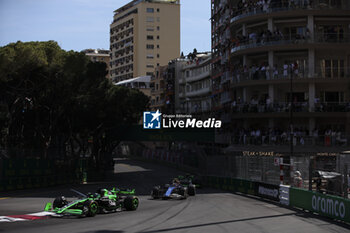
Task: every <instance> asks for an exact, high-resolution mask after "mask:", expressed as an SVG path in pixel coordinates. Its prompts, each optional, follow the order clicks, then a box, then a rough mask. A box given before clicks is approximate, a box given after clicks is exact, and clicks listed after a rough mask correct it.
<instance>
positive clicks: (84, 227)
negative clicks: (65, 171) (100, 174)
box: [0, 160, 350, 233]
mask: <svg viewBox="0 0 350 233" xmlns="http://www.w3.org/2000/svg"><path fill="white" fill-rule="evenodd" d="M179 174H183V173H181V172H179V171H177V170H175V169H171V168H168V167H163V166H161V165H155V164H150V163H145V162H138V161H130V160H118V161H117V164H116V165H115V172H114V173H111V174H110V175H109V181H107V182H101V183H93V184H86V185H73V186H61V187H56V188H48V189H39V190H22V191H16V192H9V193H2V194H1V195H0V216H3V215H17V214H27V213H35V212H39V211H42V210H43V208H44V205H45V203H46V202H48V201H53V199H54V197H56V196H58V195H60V194H63V195H65V196H66V197H68V198H70V197H73V196H74V195H75V194H73V193H72V192H71V191H69V190H70V188H75V189H77V190H79V191H81V192H83V193H85V192H88V191H95V190H97V188H99V187H112V186H114V185H117V186H118V187H131V188H132V187H134V188H136V191H137V193H138V196H139V197H140V205H139V208H138V210H136V211H123V212H118V213H111V214H101V215H97V216H95V217H90V218H88V217H87V218H69V219H67V218H65V219H62V218H49V219H43V220H35V221H25V222H11V223H7V222H5V223H0V233H3V232H29V233H31V232H33V233H34V232H35V233H50V232H64V233H65V232H67V233H68V232H69V233H70V232H82V233H124V232H145V233H146V232H191V233H192V232H200V233H205V232H215V233H220V232H249V233H252V232H291V233H296V232H317V233H322V232H350V230H349V228H348V227H349V226H348V225H347V224H344V223H339V222H334V221H332V220H328V219H327V218H323V217H319V216H316V215H312V214H309V213H305V212H303V211H297V210H292V209H287V208H284V207H281V206H279V205H278V204H274V203H272V202H268V201H264V200H261V199H258V198H253V197H247V196H243V195H238V194H232V193H228V192H223V191H220V190H215V189H207V188H204V189H202V190H199V191H198V193H197V195H196V196H195V197H189V198H188V199H186V200H152V199H150V196H149V194H150V190H151V188H152V187H153V186H154V185H156V184H162V183H169V180H170V179H171V178H172V177H174V176H177V175H179ZM4 197H5V198H4Z"/></svg>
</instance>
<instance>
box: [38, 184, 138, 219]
mask: <svg viewBox="0 0 350 233" xmlns="http://www.w3.org/2000/svg"><path fill="white" fill-rule="evenodd" d="M72 191H74V192H76V193H78V194H79V195H80V196H81V197H80V198H79V199H77V200H74V201H67V200H66V198H65V197H64V196H61V197H57V198H56V199H55V200H54V201H53V203H47V204H46V206H45V211H51V212H54V213H56V214H57V216H81V217H93V216H95V215H96V214H98V213H111V212H117V211H122V210H136V209H137V207H138V205H139V199H138V198H137V197H136V196H134V195H135V190H134V189H133V190H129V189H125V190H120V189H116V188H113V189H112V190H107V189H99V190H97V192H96V193H95V194H91V193H89V194H87V195H85V194H83V193H80V192H78V191H76V190H72Z"/></svg>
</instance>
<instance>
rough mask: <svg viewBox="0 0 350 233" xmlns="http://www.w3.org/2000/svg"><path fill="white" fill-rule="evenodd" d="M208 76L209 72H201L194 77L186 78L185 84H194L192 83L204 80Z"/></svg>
mask: <svg viewBox="0 0 350 233" xmlns="http://www.w3.org/2000/svg"><path fill="white" fill-rule="evenodd" d="M209 75H210V71H209V70H207V71H205V72H201V73H199V74H196V75H193V76H190V77H187V78H186V81H187V82H194V81H197V80H201V79H204V78H206V77H207V76H209Z"/></svg>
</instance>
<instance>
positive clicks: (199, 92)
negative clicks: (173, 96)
mask: <svg viewBox="0 0 350 233" xmlns="http://www.w3.org/2000/svg"><path fill="white" fill-rule="evenodd" d="M210 91H211V88H210V87H206V88H202V89H198V90H194V91H189V92H186V96H188V97H192V96H197V95H204V94H207V93H209V92H210Z"/></svg>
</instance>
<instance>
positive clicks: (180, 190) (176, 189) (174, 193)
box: [151, 179, 196, 199]
mask: <svg viewBox="0 0 350 233" xmlns="http://www.w3.org/2000/svg"><path fill="white" fill-rule="evenodd" d="M194 195H196V187H195V186H194V185H192V184H189V185H186V186H184V185H182V184H181V183H180V182H179V180H178V179H174V181H173V183H172V184H171V185H169V184H165V185H163V186H160V185H158V186H155V187H153V189H152V192H151V197H152V198H153V199H159V198H162V199H170V198H174V199H186V198H187V197H188V196H194Z"/></svg>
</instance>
